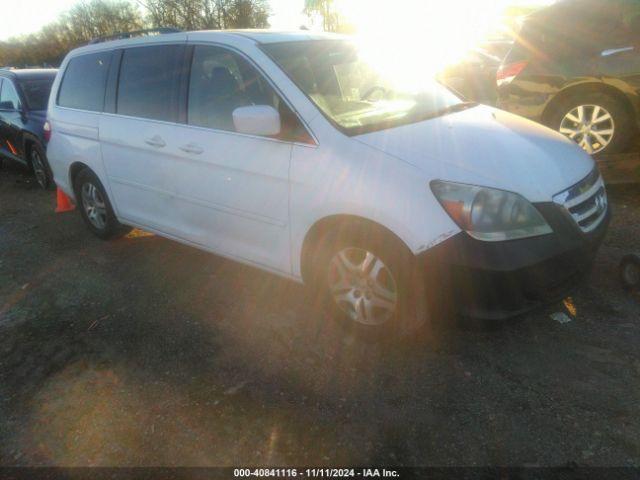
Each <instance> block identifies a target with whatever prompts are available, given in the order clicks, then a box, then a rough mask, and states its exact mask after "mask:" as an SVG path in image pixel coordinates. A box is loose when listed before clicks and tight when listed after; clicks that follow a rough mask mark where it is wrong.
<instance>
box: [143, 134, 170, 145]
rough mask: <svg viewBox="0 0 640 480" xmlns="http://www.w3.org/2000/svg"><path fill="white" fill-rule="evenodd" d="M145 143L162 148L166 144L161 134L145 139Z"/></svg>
mask: <svg viewBox="0 0 640 480" xmlns="http://www.w3.org/2000/svg"><path fill="white" fill-rule="evenodd" d="M144 143H146V144H147V145H151V146H152V147H156V148H162V147H164V146H165V145H166V143H165V141H164V140H163V139H162V138H161V137H160V136H159V135H154V136H153V137H151V138H146V139H145V140H144Z"/></svg>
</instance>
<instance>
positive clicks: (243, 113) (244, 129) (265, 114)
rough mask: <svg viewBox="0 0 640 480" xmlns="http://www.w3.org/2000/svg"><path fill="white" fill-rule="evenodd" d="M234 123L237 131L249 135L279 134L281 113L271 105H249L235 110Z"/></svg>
mask: <svg viewBox="0 0 640 480" xmlns="http://www.w3.org/2000/svg"><path fill="white" fill-rule="evenodd" d="M233 125H234V126H235V127H236V132H238V133H246V134H248V135H262V136H270V135H278V134H279V133H280V114H279V113H278V111H277V110H276V109H275V108H273V107H272V106H270V105H249V106H246V107H238V108H236V109H235V110H234V111H233Z"/></svg>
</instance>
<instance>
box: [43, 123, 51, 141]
mask: <svg viewBox="0 0 640 480" xmlns="http://www.w3.org/2000/svg"><path fill="white" fill-rule="evenodd" d="M42 130H43V132H44V141H45V142H48V141H49V140H50V139H51V124H50V123H49V120H47V121H46V122H44V126H43V127H42Z"/></svg>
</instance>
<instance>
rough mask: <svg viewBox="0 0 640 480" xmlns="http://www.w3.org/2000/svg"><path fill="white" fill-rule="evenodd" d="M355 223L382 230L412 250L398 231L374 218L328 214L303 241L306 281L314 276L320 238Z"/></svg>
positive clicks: (301, 265) (303, 266) (310, 229)
mask: <svg viewBox="0 0 640 480" xmlns="http://www.w3.org/2000/svg"><path fill="white" fill-rule="evenodd" d="M354 224H359V225H360V226H362V227H363V228H366V229H372V230H377V231H379V232H381V233H382V234H383V235H385V236H386V237H388V238H392V239H394V240H395V241H396V242H399V244H400V245H402V246H404V247H405V248H406V249H407V250H408V251H409V252H411V248H410V247H409V245H408V244H407V242H406V241H404V240H403V239H402V238H400V237H399V236H398V235H397V234H396V233H394V232H393V231H392V230H391V229H389V228H388V227H385V226H384V225H382V224H381V223H379V222H376V221H374V220H370V219H368V218H365V217H361V216H359V215H351V214H334V215H328V216H326V217H323V218H321V219H319V220H317V221H316V222H315V223H314V224H313V225H312V226H311V228H309V230H308V231H307V233H306V235H305V237H304V240H303V242H302V248H301V252H300V273H301V275H302V280H303V282H305V283H308V281H309V280H310V279H311V278H312V276H311V263H312V259H313V256H314V251H315V249H316V248H317V246H318V243H319V242H320V240H321V239H322V238H323V237H324V236H325V235H327V233H329V232H333V231H335V230H340V229H343V228H345V227H346V226H351V225H354Z"/></svg>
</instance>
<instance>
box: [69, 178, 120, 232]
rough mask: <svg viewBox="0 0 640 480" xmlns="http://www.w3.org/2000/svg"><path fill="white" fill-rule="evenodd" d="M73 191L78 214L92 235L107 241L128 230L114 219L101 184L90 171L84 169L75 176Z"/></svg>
mask: <svg viewBox="0 0 640 480" xmlns="http://www.w3.org/2000/svg"><path fill="white" fill-rule="evenodd" d="M74 191H75V194H76V198H77V199H78V203H79V204H80V207H81V208H80V209H79V210H80V214H81V215H82V218H83V220H84V221H85V223H86V224H87V226H88V227H89V229H90V230H91V231H92V232H93V233H94V235H96V236H97V237H100V238H102V239H108V238H113V237H117V236H120V235H124V234H125V233H127V232H128V231H129V230H130V228H129V227H125V226H124V225H122V224H121V223H120V222H118V220H117V219H116V216H115V214H114V213H113V208H112V207H111V203H110V202H109V197H108V196H107V193H106V191H105V189H104V187H103V186H102V182H100V179H98V176H97V175H96V174H95V173H93V172H92V171H91V170H89V169H87V168H85V169H84V170H82V171H80V172H79V173H78V174H77V175H76V178H75V181H74Z"/></svg>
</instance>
